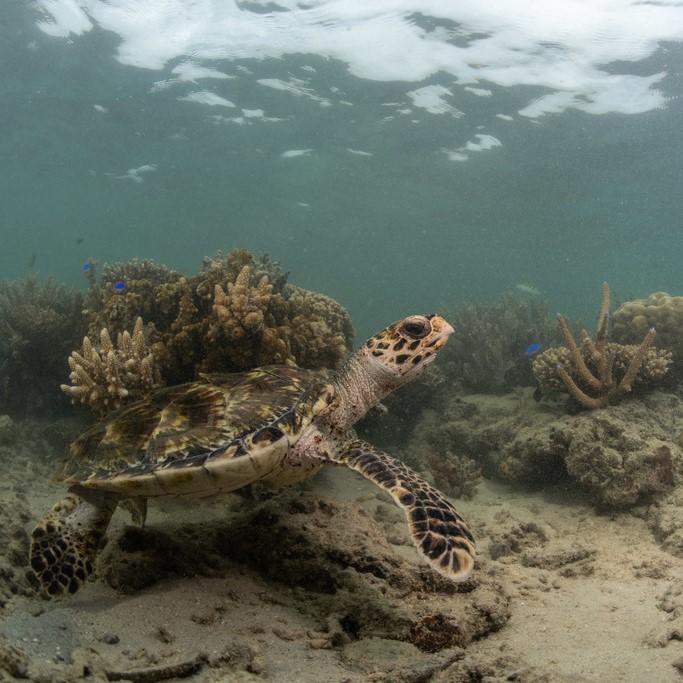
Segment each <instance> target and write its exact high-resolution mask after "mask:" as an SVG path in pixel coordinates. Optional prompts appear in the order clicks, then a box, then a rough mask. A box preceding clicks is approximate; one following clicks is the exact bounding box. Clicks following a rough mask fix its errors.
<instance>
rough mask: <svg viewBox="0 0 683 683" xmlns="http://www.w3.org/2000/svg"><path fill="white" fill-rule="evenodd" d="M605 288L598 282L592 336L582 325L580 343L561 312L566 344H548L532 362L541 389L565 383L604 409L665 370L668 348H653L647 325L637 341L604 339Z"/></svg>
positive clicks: (590, 404)
mask: <svg viewBox="0 0 683 683" xmlns="http://www.w3.org/2000/svg"><path fill="white" fill-rule="evenodd" d="M609 300H610V294H609V287H608V286H607V283H606V282H605V283H603V288H602V306H601V308H600V322H599V324H598V330H597V333H596V336H595V341H593V340H592V339H591V338H590V336H589V335H588V333H587V332H586V331H585V330H583V331H582V336H583V344H582V345H581V347H579V346H578V345H577V343H576V341H575V340H574V337H573V335H572V333H571V331H570V330H569V326H568V324H567V321H566V319H565V318H564V316H562V315H560V314H559V313H558V316H557V319H558V323H559V327H560V331H561V332H562V336H563V337H564V340H565V343H566V347H560V348H556V349H548V350H547V351H545V352H543V353H541V354H540V355H539V356H538V357H537V358H536V360H535V361H534V364H533V371H534V374H535V376H536V378H537V380H538V382H539V384H540V386H541V387H542V388H552V389H562V388H564V390H565V391H567V392H568V393H569V394H570V395H571V396H572V397H573V398H574V399H575V400H576V401H577V402H578V403H579V404H580V405H581V406H583V407H584V408H591V409H595V408H604V407H605V406H607V405H610V404H613V403H616V402H618V401H619V400H620V399H621V398H623V396H624V395H625V394H627V393H629V392H630V391H631V388H632V387H633V385H634V383H636V382H640V383H645V382H653V381H656V380H658V379H660V378H661V377H663V376H664V374H666V372H667V371H668V369H669V367H670V365H671V353H670V352H669V351H663V350H661V349H655V348H653V343H654V338H655V330H654V328H650V330H649V331H648V332H647V333H646V335H645V338H644V339H643V340H642V342H641V343H640V344H639V345H622V344H608V343H607V341H606V338H607V327H608V321H609Z"/></svg>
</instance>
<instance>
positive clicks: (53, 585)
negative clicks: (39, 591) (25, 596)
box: [30, 486, 119, 599]
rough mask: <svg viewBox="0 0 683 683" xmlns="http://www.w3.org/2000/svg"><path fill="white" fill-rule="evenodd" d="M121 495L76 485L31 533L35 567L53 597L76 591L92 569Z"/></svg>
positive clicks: (39, 578) (33, 564)
mask: <svg viewBox="0 0 683 683" xmlns="http://www.w3.org/2000/svg"><path fill="white" fill-rule="evenodd" d="M118 500H119V497H118V496H117V495H115V494H111V493H100V492H96V491H86V490H84V489H82V488H81V487H77V486H74V487H72V488H71V489H69V493H68V495H67V496H66V497H65V498H63V499H62V500H60V501H59V502H58V503H57V504H56V505H55V506H54V507H53V508H52V510H50V512H48V513H47V514H46V515H45V516H44V517H43V518H42V519H41V520H40V521H39V522H38V524H37V525H36V528H35V529H34V530H33V532H32V533H31V551H30V560H31V567H32V568H33V571H34V572H35V574H36V576H37V577H38V580H39V581H40V584H41V586H42V588H43V590H45V592H46V593H47V594H48V595H49V596H50V597H51V598H53V599H59V598H63V597H65V596H66V595H68V594H69V593H75V592H76V591H77V590H78V589H79V588H80V587H81V586H82V585H83V583H84V582H85V580H86V579H87V578H88V575H89V574H90V573H91V572H92V569H93V563H94V561H95V556H96V555H97V552H98V550H99V547H100V542H101V540H102V537H103V536H104V532H105V531H106V530H107V527H108V526H109V520H110V519H111V516H112V515H113V514H114V510H115V509H116V505H117V503H118Z"/></svg>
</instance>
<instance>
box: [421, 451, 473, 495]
mask: <svg viewBox="0 0 683 683" xmlns="http://www.w3.org/2000/svg"><path fill="white" fill-rule="evenodd" d="M427 464H428V467H429V471H430V472H431V473H432V476H433V477H434V482H435V484H436V486H437V487H438V488H439V489H441V490H442V491H443V492H444V493H445V494H446V495H448V496H452V497H453V498H462V499H463V500H471V499H472V498H473V497H474V494H475V493H476V491H477V484H478V483H479V482H480V481H481V470H480V469H479V468H478V467H477V465H476V463H475V462H474V460H472V458H468V457H467V456H464V455H457V454H455V453H453V452H452V451H449V450H446V451H445V452H444V453H443V454H441V453H433V454H432V455H431V456H430V457H429V458H428V460H427Z"/></svg>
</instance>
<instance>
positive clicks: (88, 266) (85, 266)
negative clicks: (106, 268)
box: [82, 263, 92, 273]
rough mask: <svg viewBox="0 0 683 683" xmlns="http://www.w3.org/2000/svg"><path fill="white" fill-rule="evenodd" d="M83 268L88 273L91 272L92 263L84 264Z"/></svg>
mask: <svg viewBox="0 0 683 683" xmlns="http://www.w3.org/2000/svg"><path fill="white" fill-rule="evenodd" d="M82 268H83V270H84V271H85V272H86V273H87V272H88V271H89V270H92V263H84V264H83V266H82Z"/></svg>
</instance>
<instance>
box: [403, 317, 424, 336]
mask: <svg viewBox="0 0 683 683" xmlns="http://www.w3.org/2000/svg"><path fill="white" fill-rule="evenodd" d="M430 331H431V326H430V324H429V321H428V320H427V319H426V318H422V319H417V320H410V321H408V322H405V323H403V325H401V332H402V333H403V334H405V336H406V337H410V338H411V339H422V338H424V337H426V336H427V335H428V334H429V332H430Z"/></svg>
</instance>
